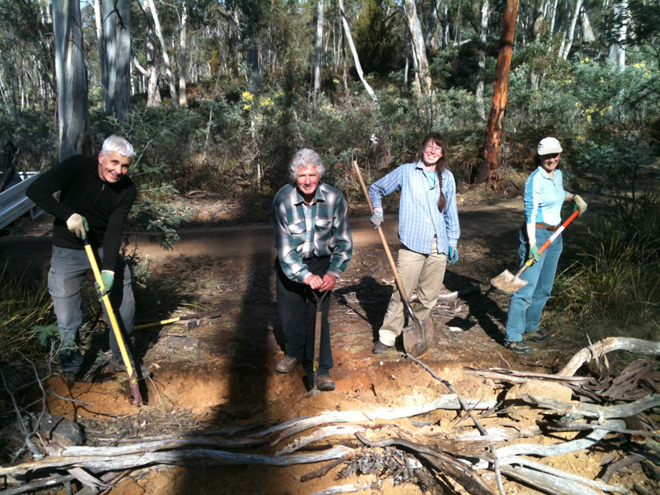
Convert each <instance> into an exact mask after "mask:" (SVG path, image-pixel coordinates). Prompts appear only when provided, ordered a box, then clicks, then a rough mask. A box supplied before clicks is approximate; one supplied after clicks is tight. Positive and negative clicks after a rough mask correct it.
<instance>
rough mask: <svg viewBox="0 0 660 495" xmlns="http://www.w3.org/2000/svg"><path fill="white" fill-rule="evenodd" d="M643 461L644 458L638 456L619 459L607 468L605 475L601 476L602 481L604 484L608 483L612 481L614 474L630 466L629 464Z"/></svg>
mask: <svg viewBox="0 0 660 495" xmlns="http://www.w3.org/2000/svg"><path fill="white" fill-rule="evenodd" d="M644 459H645V457H644V456H642V455H639V454H633V455H631V456H630V457H624V458H623V459H620V460H618V461H616V462H614V463H612V464H610V466H609V467H608V468H607V470H606V471H605V474H604V475H603V478H602V479H603V481H604V482H605V483H609V482H610V480H611V479H612V476H614V474H615V473H617V472H618V471H620V470H621V469H623V468H624V467H626V466H630V465H631V464H635V463H636V462H642V461H643V460H644Z"/></svg>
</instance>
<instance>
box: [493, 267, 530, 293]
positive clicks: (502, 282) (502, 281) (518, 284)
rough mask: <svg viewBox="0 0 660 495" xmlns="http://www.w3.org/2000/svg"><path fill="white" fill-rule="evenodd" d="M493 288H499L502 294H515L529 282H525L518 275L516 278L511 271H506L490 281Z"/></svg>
mask: <svg viewBox="0 0 660 495" xmlns="http://www.w3.org/2000/svg"><path fill="white" fill-rule="evenodd" d="M490 284H491V285H492V286H493V287H497V288H498V289H500V290H501V291H502V292H506V293H507V294H513V293H514V292H518V291H519V290H520V289H522V288H523V287H525V286H526V285H527V280H523V279H521V278H520V277H518V276H517V275H516V276H514V275H513V274H512V273H511V272H510V271H509V270H504V271H503V272H502V273H500V274H499V275H498V276H497V277H495V278H494V279H492V280H491V281H490Z"/></svg>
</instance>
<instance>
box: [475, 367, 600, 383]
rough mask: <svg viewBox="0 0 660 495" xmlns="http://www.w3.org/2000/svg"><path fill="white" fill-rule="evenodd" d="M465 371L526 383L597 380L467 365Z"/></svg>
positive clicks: (491, 377)
mask: <svg viewBox="0 0 660 495" xmlns="http://www.w3.org/2000/svg"><path fill="white" fill-rule="evenodd" d="M463 370H464V372H465V373H466V374H468V375H474V376H479V377H482V378H490V379H491V380H502V381H505V382H511V383H526V382H536V381H539V380H549V381H555V382H556V381H560V382H572V383H576V382H577V383H583V382H588V383H595V382H596V380H595V379H594V378H591V377H584V376H564V375H547V374H545V373H526V372H521V371H515V370H507V369H503V368H489V370H488V371H486V370H479V369H475V368H471V367H469V366H466V367H465V368H463Z"/></svg>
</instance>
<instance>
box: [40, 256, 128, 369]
mask: <svg viewBox="0 0 660 495" xmlns="http://www.w3.org/2000/svg"><path fill="white" fill-rule="evenodd" d="M98 253H99V257H100V259H101V260H102V259H103V248H100V249H99V250H98ZM90 269H91V266H90V264H89V259H88V258H87V253H86V252H85V251H84V250H77V249H66V248H61V247H57V246H53V256H52V258H51V266H50V272H49V273H48V290H49V291H50V295H51V297H52V299H53V307H54V310H55V316H57V326H58V327H59V330H60V337H61V338H62V349H61V351H60V356H59V357H60V365H61V366H62V371H65V372H72V373H77V372H78V371H80V367H81V366H82V363H83V356H82V353H81V352H80V347H79V337H78V328H79V327H80V325H81V324H82V294H81V288H82V284H83V282H84V280H85V276H86V275H87V270H90ZM110 302H111V304H112V309H113V310H114V311H115V316H116V317H117V323H119V327H120V330H121V332H122V336H123V337H124V342H125V343H126V345H127V346H128V348H129V349H128V351H129V354H131V352H130V349H131V348H132V345H131V340H130V336H131V334H132V333H133V321H134V317H135V299H134V297H133V288H132V287H131V271H130V270H129V268H128V265H127V264H126V262H125V261H124V259H123V258H122V257H121V256H118V259H117V265H116V272H115V281H114V283H113V285H112V291H110ZM117 308H119V310H117ZM103 310H104V311H105V307H104V308H103ZM105 316H106V318H108V314H107V313H106V315H105ZM108 321H110V320H109V319H108ZM110 348H111V349H112V354H113V355H114V356H115V357H116V358H117V359H119V360H120V361H121V352H120V351H119V345H118V344H117V339H116V338H115V334H114V332H113V331H112V329H111V330H110Z"/></svg>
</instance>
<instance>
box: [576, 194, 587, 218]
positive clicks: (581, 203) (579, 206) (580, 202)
mask: <svg viewBox="0 0 660 495" xmlns="http://www.w3.org/2000/svg"><path fill="white" fill-rule="evenodd" d="M573 201H574V202H575V209H576V210H579V211H580V213H578V216H579V217H581V216H582V215H584V212H585V211H587V203H586V202H585V200H584V199H582V198H581V197H580V196H578V195H577V194H574V195H573Z"/></svg>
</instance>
